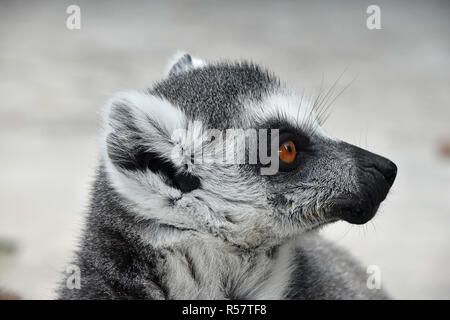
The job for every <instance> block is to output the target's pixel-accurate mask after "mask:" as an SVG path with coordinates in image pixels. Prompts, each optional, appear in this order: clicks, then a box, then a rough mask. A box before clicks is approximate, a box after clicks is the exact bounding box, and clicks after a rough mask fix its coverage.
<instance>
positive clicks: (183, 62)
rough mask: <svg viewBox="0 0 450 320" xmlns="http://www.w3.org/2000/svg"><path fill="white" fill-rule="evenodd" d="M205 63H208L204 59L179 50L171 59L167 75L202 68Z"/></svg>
mask: <svg viewBox="0 0 450 320" xmlns="http://www.w3.org/2000/svg"><path fill="white" fill-rule="evenodd" d="M205 65H206V63H205V62H204V61H203V60H201V59H199V58H196V57H193V56H191V55H190V54H188V53H186V52H184V51H179V52H177V53H176V54H175V55H174V56H173V57H172V58H171V59H170V60H169V63H168V65H167V68H166V76H171V75H175V74H179V73H182V72H186V71H189V70H192V69H196V68H201V67H203V66H205Z"/></svg>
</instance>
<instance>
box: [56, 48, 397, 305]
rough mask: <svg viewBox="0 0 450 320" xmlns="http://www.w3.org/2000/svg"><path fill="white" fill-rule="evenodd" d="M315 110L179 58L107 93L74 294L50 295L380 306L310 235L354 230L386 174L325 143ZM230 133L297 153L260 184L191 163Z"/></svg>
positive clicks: (371, 158) (347, 261)
mask: <svg viewBox="0 0 450 320" xmlns="http://www.w3.org/2000/svg"><path fill="white" fill-rule="evenodd" d="M317 112H318V108H317V105H316V104H315V103H312V104H310V103H308V102H307V101H304V100H303V99H302V97H301V96H298V95H296V94H295V93H294V92H292V91H291V90H288V89H287V88H285V87H284V86H282V85H281V84H280V81H279V80H278V78H277V77H275V76H274V75H273V74H271V73H270V72H268V71H266V70H264V69H262V68H261V67H259V66H257V65H254V64H251V63H245V62H240V63H232V62H222V63H216V64H206V63H204V62H203V61H201V60H199V59H196V58H192V57H191V56H189V55H188V54H179V55H178V56H176V58H175V59H174V60H173V61H172V63H171V66H170V67H169V68H168V72H167V77H166V78H165V79H164V80H162V81H161V82H159V83H157V84H156V85H155V86H154V87H153V88H152V89H150V90H148V91H146V92H125V93H119V94H117V95H116V96H114V97H113V98H112V99H111V100H110V101H109V102H108V103H107V106H106V107H105V111H104V115H105V116H104V123H105V126H104V131H103V132H104V134H103V142H104V148H103V154H102V162H101V165H100V167H99V169H98V175H97V179H96V182H95V185H94V188H93V193H92V194H93V195H92V200H91V206H90V210H89V214H88V216H87V219H86V225H85V230H84V234H83V239H82V242H81V246H80V248H79V250H78V252H77V258H76V260H75V261H74V264H76V265H78V266H79V267H80V269H81V289H72V290H71V289H68V288H67V287H66V286H65V283H63V285H62V286H61V288H60V297H61V298H62V299H92V298H104V299H124V298H130V299H133V298H135V299H286V298H290V299H310V298H312V299H321V298H325V299H346V298H383V297H385V296H384V294H383V292H381V291H379V290H369V289H367V288H366V285H365V284H366V274H365V272H363V270H362V269H361V268H360V267H359V266H358V265H357V264H356V263H355V262H353V260H352V259H351V258H350V257H349V256H348V255H347V254H346V253H345V252H343V251H341V250H339V249H337V248H335V247H334V246H333V245H332V244H330V243H328V242H326V241H325V240H323V239H322V238H321V237H320V236H319V235H317V232H316V229H317V227H319V226H322V225H324V224H326V223H330V222H333V221H336V220H339V219H344V220H346V221H349V222H351V223H358V224H359V223H364V222H366V221H368V220H369V219H370V218H371V217H372V216H373V215H374V214H375V212H376V209H377V208H378V205H379V203H380V202H381V201H383V200H384V198H385V196H386V194H387V192H388V190H389V187H390V186H391V185H392V183H393V179H394V178H395V172H396V168H395V165H394V164H392V163H391V162H390V161H389V160H387V159H385V158H382V157H380V156H377V155H374V154H372V153H370V152H368V151H365V150H362V149H359V148H357V147H355V146H351V145H348V144H346V143H344V142H341V141H339V140H337V139H334V138H332V137H331V136H329V135H328V134H327V133H326V132H325V131H324V130H323V129H322V128H321V126H320V121H318V120H317V119H318V117H317ZM230 128H234V129H242V130H249V129H277V130H280V137H284V136H286V134H288V135H289V136H290V137H293V138H292V139H294V140H295V141H296V142H297V146H298V150H297V157H298V159H300V160H299V161H298V162H297V163H296V166H295V168H294V169H292V170H289V171H288V172H281V171H280V172H277V173H276V174H274V175H262V174H261V168H262V167H263V166H262V165H261V164H260V163H257V164H255V165H251V164H248V163H247V164H233V163H226V162H224V161H195V160H196V159H197V158H199V157H200V158H201V157H202V156H203V157H205V158H206V160H207V158H208V157H210V158H214V155H215V153H214V152H211V151H213V150H228V149H229V148H230V146H229V144H227V143H225V142H224V141H225V140H224V139H218V138H217V137H216V136H218V135H222V134H223V135H224V136H226V133H227V131H226V130H227V129H230ZM211 129H213V132H214V133H215V134H214V138H215V139H214V138H213V137H212V136H211V134H210V132H211ZM208 130H210V131H208ZM199 141H201V143H199ZM239 147H240V148H242V145H240V146H239ZM277 148H278V147H277ZM275 155H276V152H275ZM209 160H218V159H209Z"/></svg>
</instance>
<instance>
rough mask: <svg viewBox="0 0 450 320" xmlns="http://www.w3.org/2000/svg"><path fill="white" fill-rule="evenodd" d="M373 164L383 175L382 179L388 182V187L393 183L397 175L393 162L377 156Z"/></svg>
mask: <svg viewBox="0 0 450 320" xmlns="http://www.w3.org/2000/svg"><path fill="white" fill-rule="evenodd" d="M374 165H375V167H376V168H377V170H378V171H379V172H380V173H381V174H382V175H383V177H384V179H385V180H386V182H387V183H388V184H389V187H391V186H392V184H393V183H394V180H395V177H396V176H397V166H396V165H395V163H393V162H392V161H390V160H388V159H386V158H383V157H380V156H377V159H376V160H375V162H374Z"/></svg>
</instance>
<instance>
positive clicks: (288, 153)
mask: <svg viewBox="0 0 450 320" xmlns="http://www.w3.org/2000/svg"><path fill="white" fill-rule="evenodd" d="M278 155H279V157H280V160H281V161H283V162H286V163H293V162H294V160H295V158H296V156H297V150H296V148H295V144H294V142H292V141H290V140H288V141H285V142H283V143H282V144H281V147H280V149H279V150H278Z"/></svg>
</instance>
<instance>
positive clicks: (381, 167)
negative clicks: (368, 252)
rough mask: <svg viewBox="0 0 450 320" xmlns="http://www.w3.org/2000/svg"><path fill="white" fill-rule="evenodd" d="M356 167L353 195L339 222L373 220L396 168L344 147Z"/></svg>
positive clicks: (371, 154)
mask: <svg viewBox="0 0 450 320" xmlns="http://www.w3.org/2000/svg"><path fill="white" fill-rule="evenodd" d="M347 151H349V152H350V154H351V156H352V158H353V161H354V165H355V167H356V179H357V190H358V191H357V192H356V193H355V195H354V196H351V197H350V201H349V202H346V203H345V204H344V205H343V206H342V207H341V210H340V213H339V214H340V216H341V218H342V219H343V220H345V221H347V222H350V223H354V224H363V223H366V222H368V221H369V220H370V219H372V218H373V216H374V215H375V213H376V212H377V210H378V207H379V205H380V203H381V202H382V201H383V200H384V199H385V198H386V196H387V194H388V192H389V190H390V188H391V186H392V184H393V183H394V180H395V177H396V176H397V166H396V165H395V164H394V163H393V162H392V161H390V160H389V159H386V158H384V157H382V156H379V155H377V154H374V153H372V152H369V151H367V150H364V149H361V148H358V147H356V146H351V145H347Z"/></svg>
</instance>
